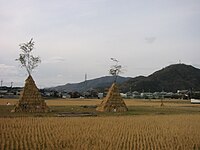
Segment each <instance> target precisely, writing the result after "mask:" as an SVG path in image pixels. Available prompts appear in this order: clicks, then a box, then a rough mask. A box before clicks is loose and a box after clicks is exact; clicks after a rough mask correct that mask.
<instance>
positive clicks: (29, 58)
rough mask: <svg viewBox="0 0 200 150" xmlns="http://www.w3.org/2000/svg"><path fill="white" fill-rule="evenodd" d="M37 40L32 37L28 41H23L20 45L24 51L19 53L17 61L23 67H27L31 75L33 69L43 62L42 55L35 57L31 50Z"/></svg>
mask: <svg viewBox="0 0 200 150" xmlns="http://www.w3.org/2000/svg"><path fill="white" fill-rule="evenodd" d="M34 44H35V42H34V41H33V39H31V40H30V41H29V42H27V43H22V44H20V45H19V47H20V50H22V53H21V54H19V58H18V59H16V61H19V62H20V63H21V67H22V68H23V67H24V68H25V69H26V71H27V72H28V74H29V75H31V73H32V70H33V69H35V68H36V67H37V66H38V64H39V63H40V62H41V60H40V57H34V56H33V55H32V54H31V52H32V51H33V49H34Z"/></svg>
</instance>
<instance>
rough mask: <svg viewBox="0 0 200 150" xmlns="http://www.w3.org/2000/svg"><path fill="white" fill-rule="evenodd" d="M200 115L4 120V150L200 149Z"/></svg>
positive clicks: (0, 125) (0, 136) (0, 124)
mask: <svg viewBox="0 0 200 150" xmlns="http://www.w3.org/2000/svg"><path fill="white" fill-rule="evenodd" d="M199 127H200V115H172V116H162V115H159V116H126V117H125V116H123V117H122V116H121V117H113V116H112V117H95V118H54V117H51V118H48V117H46V118H34V117H28V118H27V117H26V118H0V141H1V145H0V148H1V149H16V150H17V149H19V150H20V149H78V150H81V149H92V150H93V149H116V150H117V149H119V150H120V149H166V150H169V149H181V150H182V149H187V150H190V149H200V140H199V139H200V128H199Z"/></svg>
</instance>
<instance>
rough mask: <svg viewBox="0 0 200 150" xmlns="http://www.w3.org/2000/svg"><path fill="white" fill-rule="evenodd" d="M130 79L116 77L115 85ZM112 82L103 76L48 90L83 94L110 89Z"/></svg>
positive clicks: (112, 79)
mask: <svg viewBox="0 0 200 150" xmlns="http://www.w3.org/2000/svg"><path fill="white" fill-rule="evenodd" d="M129 79H130V78H125V77H120V76H119V77H118V78H117V83H118V84H122V83H123V82H125V81H128V80H129ZM113 81H114V77H113V76H105V77H100V78H96V79H92V80H87V81H84V82H80V83H72V84H70V83H68V84H65V85H61V86H57V87H52V88H49V89H50V90H56V91H59V92H61V91H66V92H74V91H77V92H84V91H87V90H90V89H99V90H101V89H102V90H104V88H106V87H110V86H111V84H112V83H113Z"/></svg>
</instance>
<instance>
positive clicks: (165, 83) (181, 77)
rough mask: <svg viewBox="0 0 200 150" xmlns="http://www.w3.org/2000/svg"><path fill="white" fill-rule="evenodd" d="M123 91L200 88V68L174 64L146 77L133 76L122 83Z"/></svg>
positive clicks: (173, 90)
mask: <svg viewBox="0 0 200 150" xmlns="http://www.w3.org/2000/svg"><path fill="white" fill-rule="evenodd" d="M120 89H121V90H122V91H129V90H130V89H131V90H132V91H140V92H142V91H146V92H148V91H150V92H155V91H163V90H164V91H167V92H170V91H171V92H176V91H177V90H184V89H193V90H200V69H198V68H195V67H193V66H191V65H185V64H174V65H170V66H168V67H165V68H163V69H161V70H159V71H156V72H154V73H153V74H151V75H149V76H147V77H144V76H140V77H136V78H132V79H130V80H128V81H126V82H125V83H123V84H121V86H120Z"/></svg>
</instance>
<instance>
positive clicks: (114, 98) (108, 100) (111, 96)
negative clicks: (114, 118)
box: [96, 83, 128, 112]
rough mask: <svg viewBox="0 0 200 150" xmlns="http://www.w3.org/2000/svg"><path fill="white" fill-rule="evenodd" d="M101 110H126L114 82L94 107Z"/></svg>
mask: <svg viewBox="0 0 200 150" xmlns="http://www.w3.org/2000/svg"><path fill="white" fill-rule="evenodd" d="M96 110H97V111H101V112H124V111H128V108H127V106H126V104H125V102H124V100H123V99H122V97H121V95H120V93H119V90H118V87H117V85H116V84H115V83H113V84H112V86H111V87H110V89H109V91H108V94H107V96H106V97H105V99H103V101H102V102H101V104H100V105H99V106H98V107H97V108H96Z"/></svg>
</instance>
